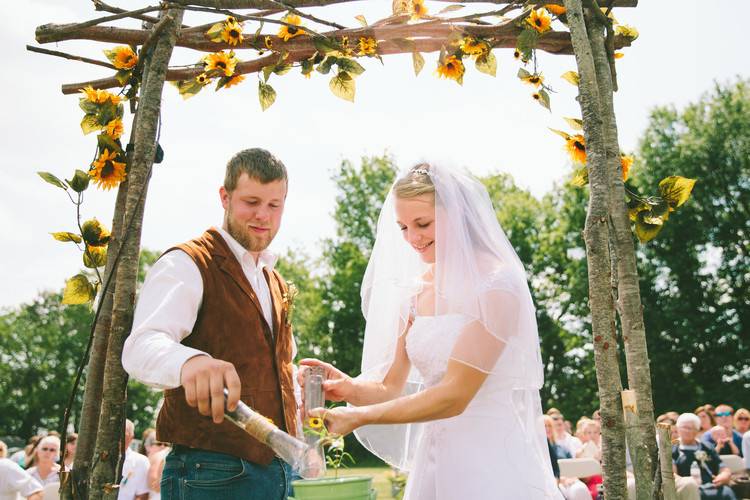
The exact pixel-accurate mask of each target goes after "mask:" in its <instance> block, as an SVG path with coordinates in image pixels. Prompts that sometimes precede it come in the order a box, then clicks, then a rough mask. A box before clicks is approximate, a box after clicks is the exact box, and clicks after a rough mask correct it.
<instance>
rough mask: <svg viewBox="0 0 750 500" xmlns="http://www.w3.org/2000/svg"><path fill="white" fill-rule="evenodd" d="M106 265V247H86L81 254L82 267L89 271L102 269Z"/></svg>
mask: <svg viewBox="0 0 750 500" xmlns="http://www.w3.org/2000/svg"><path fill="white" fill-rule="evenodd" d="M106 264H107V247H106V246H92V245H86V250H85V251H84V253H83V265H84V266H86V267H88V268H89V269H94V268H97V267H104V266H105V265H106Z"/></svg>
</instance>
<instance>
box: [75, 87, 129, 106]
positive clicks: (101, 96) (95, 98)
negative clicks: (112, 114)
mask: <svg viewBox="0 0 750 500" xmlns="http://www.w3.org/2000/svg"><path fill="white" fill-rule="evenodd" d="M81 92H82V93H83V95H85V96H86V99H87V100H89V101H91V102H93V103H96V104H104V103H105V102H107V101H112V104H114V105H118V104H120V101H121V100H122V98H121V97H120V96H118V95H115V94H112V93H110V92H107V91H106V90H100V89H94V88H93V87H92V86H90V85H89V86H88V87H84V88H83V89H81Z"/></svg>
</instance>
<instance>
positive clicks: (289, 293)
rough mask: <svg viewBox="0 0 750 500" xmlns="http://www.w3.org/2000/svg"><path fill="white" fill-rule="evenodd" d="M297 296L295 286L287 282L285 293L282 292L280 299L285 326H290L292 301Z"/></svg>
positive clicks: (292, 308)
mask: <svg viewBox="0 0 750 500" xmlns="http://www.w3.org/2000/svg"><path fill="white" fill-rule="evenodd" d="M298 294H299V290H298V289H297V286H296V285H295V284H294V283H292V282H291V281H290V282H289V284H288V286H287V288H286V292H284V295H283V296H282V297H281V301H282V302H283V304H284V312H285V315H286V326H288V327H289V326H292V314H293V313H294V299H295V298H296V297H297V295H298Z"/></svg>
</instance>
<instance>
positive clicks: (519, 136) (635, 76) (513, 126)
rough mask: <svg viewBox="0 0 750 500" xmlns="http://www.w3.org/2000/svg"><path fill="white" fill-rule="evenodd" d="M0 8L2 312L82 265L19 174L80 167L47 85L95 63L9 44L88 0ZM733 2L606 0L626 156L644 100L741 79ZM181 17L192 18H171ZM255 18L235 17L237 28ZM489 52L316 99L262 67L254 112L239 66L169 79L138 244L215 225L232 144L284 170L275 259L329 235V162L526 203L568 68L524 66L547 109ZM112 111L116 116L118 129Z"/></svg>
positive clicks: (397, 65) (91, 46)
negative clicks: (258, 151)
mask: <svg viewBox="0 0 750 500" xmlns="http://www.w3.org/2000/svg"><path fill="white" fill-rule="evenodd" d="M118 5H119V6H121V7H123V8H139V7H141V6H143V5H146V2H135V1H133V0H122V1H121V2H120V3H119V4H118ZM426 5H427V7H428V9H430V11H431V12H437V11H438V10H440V9H441V8H442V7H444V6H445V4H444V3H441V2H433V1H430V0H427V2H426ZM0 11H1V12H2V15H1V16H0V46H2V47H4V48H5V57H4V60H5V68H6V72H5V76H4V78H3V79H2V83H0V85H1V86H2V87H1V88H2V91H1V92H0V109H2V110H3V111H2V116H4V117H5V118H4V119H3V133H2V134H0V227H1V228H2V235H3V240H2V245H0V262H1V263H2V274H3V278H4V279H3V282H2V287H0V308H11V307H14V306H17V305H19V304H21V303H24V302H28V301H31V300H33V298H34V297H35V296H37V295H38V294H39V293H40V292H41V291H44V290H59V289H61V288H62V287H63V285H64V281H65V279H66V278H67V277H69V276H72V275H74V274H76V273H77V272H78V271H79V269H80V268H81V267H82V266H81V261H80V259H81V256H80V253H79V251H78V250H77V249H76V248H75V247H74V246H73V245H72V244H71V243H65V244H64V243H59V242H57V241H54V240H53V239H52V237H51V236H50V234H49V233H51V232H54V231H72V230H73V229H74V228H75V207H74V206H73V205H72V204H71V203H70V201H69V200H68V198H67V196H65V194H64V193H63V192H62V191H61V190H59V189H56V188H53V187H52V186H50V185H48V184H45V183H44V182H43V181H42V180H41V179H40V178H39V177H38V176H37V175H36V172H37V171H49V172H52V173H54V174H55V175H57V176H58V177H61V178H70V176H71V175H72V173H73V172H74V170H75V169H82V170H86V169H87V167H88V163H89V162H90V161H91V158H92V156H93V154H94V150H95V144H96V138H95V135H94V134H91V135H89V136H84V135H83V134H82V133H81V131H80V128H79V123H80V120H81V118H82V112H81V111H80V109H79V108H78V97H77V96H64V95H62V93H61V92H60V85H61V84H63V83H72V82H79V81H85V80H88V79H95V78H102V77H106V76H109V75H110V74H111V72H110V71H109V70H107V69H106V68H101V67H97V66H91V65H88V64H84V63H80V62H77V61H69V60H64V59H60V58H55V57H50V56H44V55H40V54H35V53H31V52H28V51H26V49H25V46H26V45H27V44H35V42H34V29H35V27H36V26H39V25H42V24H46V23H51V22H54V23H68V22H81V21H85V20H88V19H93V18H95V17H99V16H101V15H102V13H100V12H96V11H94V9H93V7H92V4H91V2H89V1H86V0H68V1H66V2H59V1H53V0H26V1H24V2H21V3H19V4H14V5H13V7H12V8H11V7H10V6H8V5H6V6H3V7H0ZM310 12H311V13H315V14H317V15H320V16H321V17H323V16H325V17H326V18H327V19H332V20H337V21H339V22H342V23H343V24H346V25H349V26H355V25H356V21H355V20H354V16H356V15H358V14H363V15H365V17H366V18H367V20H368V21H370V22H374V21H375V20H378V19H381V18H383V17H387V16H388V15H389V13H390V2H387V1H386V0H378V1H372V0H371V1H360V2H354V3H353V4H351V5H341V6H336V7H329V8H327V9H325V10H320V9H318V10H311V11H310ZM735 12H736V2H730V1H729V0H714V1H712V2H700V4H699V3H698V2H697V0H658V1H646V0H641V5H640V6H638V7H637V8H634V9H631V8H623V9H615V16H616V17H617V19H618V20H619V21H620V22H621V23H622V24H628V25H632V26H635V27H636V28H637V29H638V30H639V32H640V37H639V38H638V39H637V40H636V41H635V42H634V44H633V46H632V47H630V48H626V49H624V52H625V57H624V58H622V59H619V60H618V61H617V71H618V76H619V87H620V91H619V92H618V93H617V94H616V95H615V111H616V115H617V122H618V127H619V134H620V145H621V147H622V149H623V150H624V151H626V152H632V151H634V150H635V149H636V148H637V145H638V140H639V137H640V136H641V134H642V133H643V131H644V129H645V127H646V126H647V124H648V117H649V113H650V110H652V109H653V108H654V107H656V106H664V105H674V106H677V107H678V108H680V107H683V106H685V105H686V104H688V103H690V102H694V101H695V100H697V99H698V98H699V97H700V95H701V94H703V93H705V92H707V91H709V90H710V89H711V88H712V87H713V86H714V82H715V81H718V82H720V83H727V82H730V81H733V80H734V79H735V78H737V76H740V77H744V78H747V77H748V76H750V63H749V62H748V61H750V59H748V57H747V54H746V52H745V50H744V48H745V47H746V46H747V41H746V39H745V37H744V36H743V35H744V33H743V31H742V29H740V26H741V23H737V22H734V23H732V22H731V20H732V16H733V15H735ZM213 19H214V18H210V20H213ZM185 22H186V23H187V24H202V23H204V22H208V21H207V20H206V18H205V17H202V15H200V14H195V13H189V14H188V15H187V16H186V18H185ZM120 25H122V24H120ZM256 28H257V26H252V25H248V26H246V28H245V30H246V31H250V32H254V31H255V29H256ZM269 29H271V28H269V27H268V26H267V27H266V28H265V30H266V31H267V30H269ZM741 37H742V39H741ZM112 46H113V45H112V44H103V43H98V42H80V41H68V42H60V43H58V44H48V45H46V46H45V47H46V48H50V49H54V50H61V51H65V52H69V53H74V54H78V55H84V56H88V57H94V58H99V59H103V57H104V56H103V54H102V53H101V51H102V50H103V49H107V48H111V47H112ZM250 54H251V52H249V51H248V52H241V53H240V54H239V57H240V59H243V58H245V59H248V58H250ZM495 54H496V57H497V60H498V71H497V73H498V74H497V77H496V78H492V77H489V76H487V75H484V74H481V73H479V72H477V71H476V70H475V69H474V68H473V65H471V64H469V65H467V72H466V75H465V77H464V83H463V86H459V85H457V84H456V83H455V82H452V81H447V80H441V79H439V78H437V77H436V75H435V73H434V68H435V64H436V60H437V54H435V53H433V54H425V59H426V65H425V69H424V70H423V71H422V73H421V74H420V75H419V76H418V77H415V75H414V72H413V69H412V65H411V57H410V56H388V57H386V58H384V62H385V64H384V65H381V64H380V63H379V62H378V61H377V60H375V59H368V60H364V61H362V60H360V62H362V64H363V65H364V66H365V68H366V72H365V73H364V74H363V75H361V76H360V77H358V79H357V95H356V100H355V102H354V103H350V102H346V101H343V100H340V99H338V98H337V97H335V96H333V95H332V94H331V92H330V91H329V89H328V79H329V78H330V76H323V75H319V74H317V73H314V74H313V77H312V78H311V79H310V80H306V79H304V78H302V77H301V75H299V73H298V70H293V71H291V72H290V73H288V74H286V75H284V76H282V77H278V76H272V77H271V79H270V81H269V83H270V84H271V85H273V86H274V88H275V89H276V92H277V94H278V97H277V99H276V103H275V104H274V105H273V106H272V107H271V108H269V109H268V110H267V111H265V112H262V111H261V108H260V105H259V103H258V98H257V84H256V82H255V78H256V77H255V76H254V75H248V78H247V79H246V80H245V82H244V83H243V84H242V85H240V86H238V87H234V88H231V89H227V90H222V91H219V92H214V91H213V90H212V89H211V88H209V89H205V90H204V91H203V92H201V93H200V94H199V95H197V96H195V97H193V98H192V99H189V100H187V101H184V100H183V99H182V98H181V97H180V96H179V95H178V93H177V91H176V89H175V88H174V87H172V86H167V87H165V89H164V94H163V107H162V117H163V124H162V132H161V145H162V147H163V149H164V151H165V158H164V162H163V163H161V164H158V165H155V166H154V171H153V176H152V180H151V183H150V186H149V191H148V198H147V204H146V211H145V218H144V227H143V235H142V245H143V246H144V247H146V248H149V249H153V250H163V249H166V248H168V247H170V246H172V245H174V244H176V243H180V242H183V241H185V240H188V239H190V238H193V237H195V236H197V235H199V234H200V233H201V232H202V231H203V230H205V229H206V228H208V227H209V226H211V225H219V224H220V223H221V218H222V210H221V205H220V202H219V195H218V189H219V186H220V185H221V182H222V181H223V175H224V168H225V165H226V162H227V160H228V159H229V158H230V157H231V156H232V155H233V154H234V153H235V152H237V151H239V150H242V149H245V148H249V147H262V148H266V149H268V150H270V151H271V152H272V153H274V154H275V155H276V156H277V157H278V158H280V159H281V160H282V161H283V162H284V163H285V165H286V166H287V169H288V171H289V177H290V186H289V195H288V199H287V203H286V208H285V213H284V220H283V223H282V228H281V230H280V232H279V234H278V235H277V237H276V239H275V240H274V243H273V246H272V248H273V249H274V250H275V251H277V252H280V253H283V252H285V251H286V249H288V248H292V249H298V250H300V251H304V252H307V253H308V254H312V255H316V254H317V253H318V252H319V248H320V245H319V242H320V241H321V240H322V239H323V238H326V237H329V236H333V233H334V223H333V218H332V215H331V214H332V211H333V208H334V203H335V196H336V190H335V185H334V183H333V182H332V180H331V175H332V173H333V172H334V171H335V169H336V168H337V167H338V166H339V165H340V163H341V162H342V161H343V160H351V161H353V162H358V161H359V159H360V158H361V157H363V156H369V155H382V154H384V153H388V154H390V155H391V156H392V157H393V158H394V160H395V161H396V163H397V164H398V165H399V166H400V167H407V166H410V165H412V164H414V163H415V162H417V161H422V160H427V161H435V162H443V163H448V164H452V165H455V166H460V167H465V168H468V169H469V170H470V171H471V172H473V173H474V174H476V175H487V174H489V173H508V174H510V175H512V176H513V178H514V179H515V182H516V183H517V184H518V185H519V186H521V187H523V188H525V189H528V190H530V191H531V193H533V194H534V195H535V196H542V195H544V193H546V192H547V191H549V190H550V189H551V188H552V186H553V185H554V183H556V182H563V180H564V179H565V177H566V175H568V174H569V172H570V170H571V166H570V164H569V162H568V160H567V157H566V155H565V153H564V151H563V149H562V141H561V139H560V138H559V137H557V136H556V135H554V134H552V133H551V132H549V130H548V127H552V128H557V129H566V124H565V122H564V121H563V117H578V116H580V109H579V108H578V105H577V103H576V101H575V96H576V89H575V88H574V87H572V86H570V85H569V84H567V83H565V82H564V81H563V80H561V79H560V75H561V74H562V73H564V72H565V71H568V70H575V61H574V59H573V57H572V56H550V55H547V54H545V53H543V52H541V51H540V57H539V67H540V69H541V71H542V73H543V75H544V76H545V78H546V82H547V83H548V84H550V85H551V86H552V88H553V89H554V90H555V93H553V94H552V112H551V113H550V112H549V111H547V110H546V109H544V108H542V107H541V106H539V105H538V104H537V103H536V102H534V101H533V100H532V99H531V98H530V94H531V89H530V87H529V86H527V85H524V84H522V83H521V82H520V81H519V80H518V79H517V77H516V73H517V71H518V67H519V64H518V63H517V62H516V61H514V60H513V58H512V54H511V52H510V50H508V49H502V50H501V49H498V50H496V51H495ZM202 55H203V53H199V52H196V51H192V50H189V49H178V51H177V52H176V53H175V56H174V58H173V61H174V62H175V63H176V64H190V63H193V62H196V61H197V60H198V59H199V58H200V57H202ZM243 56H244V57H243ZM127 119H128V117H127V115H126V134H127V133H128V132H129V123H128V122H127ZM676 174H679V172H676ZM636 175H637V172H636ZM114 202H115V192H114V191H110V192H105V191H100V190H97V189H91V188H90V189H89V190H88V191H87V192H86V199H85V203H84V205H83V206H82V216H83V218H84V220H85V219H88V218H91V217H97V218H98V219H99V220H100V221H102V222H104V224H105V225H106V226H107V227H110V225H111V220H112V209H113V206H114Z"/></svg>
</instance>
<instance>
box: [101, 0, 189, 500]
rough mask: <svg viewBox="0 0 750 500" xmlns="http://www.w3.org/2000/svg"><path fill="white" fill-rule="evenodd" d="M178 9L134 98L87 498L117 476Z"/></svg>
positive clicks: (106, 490)
mask: <svg viewBox="0 0 750 500" xmlns="http://www.w3.org/2000/svg"><path fill="white" fill-rule="evenodd" d="M182 16H183V11H182V10H181V9H170V10H168V11H166V13H165V15H164V17H163V18H162V20H161V21H160V23H165V26H164V28H163V29H161V30H158V29H157V28H158V26H157V27H154V31H155V32H156V31H158V32H159V34H158V35H157V36H158V39H157V40H156V42H155V43H154V44H153V52H152V53H149V54H144V57H145V58H147V62H146V64H145V66H144V78H143V83H142V85H141V92H140V97H139V102H138V110H137V112H136V113H137V114H136V116H137V119H136V124H135V127H134V134H135V141H134V143H135V150H134V153H133V161H132V163H131V164H130V165H129V170H128V180H127V183H128V190H127V198H126V203H125V210H124V213H123V220H125V221H129V220H130V219H131V218H133V223H132V227H131V229H130V233H129V234H128V237H127V239H126V240H125V241H124V243H123V246H122V250H121V256H120V262H119V265H118V266H117V281H116V282H115V291H114V297H113V305H112V325H111V329H110V334H109V339H108V345H107V361H106V365H105V369H104V387H103V392H102V406H101V414H100V417H99V427H98V430H97V439H96V448H95V455H94V456H95V457H96V465H95V466H94V468H93V473H92V476H91V488H90V490H89V499H100V498H116V497H117V490H116V488H114V485H115V484H116V483H117V482H118V479H119V478H118V477H117V475H116V470H117V469H118V467H117V463H118V457H119V456H120V454H121V451H120V450H121V449H120V446H119V443H120V438H121V436H122V431H123V421H124V405H125V399H126V398H125V388H126V385H127V374H126V373H125V371H124V370H123V368H122V362H121V357H122V346H123V343H124V341H125V338H126V337H127V335H128V333H129V332H130V328H131V325H132V320H133V305H134V302H135V286H136V278H137V274H138V257H139V249H140V237H141V227H142V221H143V207H144V204H145V201H146V192H147V188H148V180H149V177H150V172H151V167H152V165H153V160H154V154H155V152H156V141H157V133H158V127H159V114H160V110H161V94H162V90H163V87H164V78H165V76H166V72H167V66H168V64H169V60H170V57H171V55H172V50H173V48H174V45H175V42H176V40H177V34H178V32H179V27H180V24H181V22H182Z"/></svg>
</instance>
